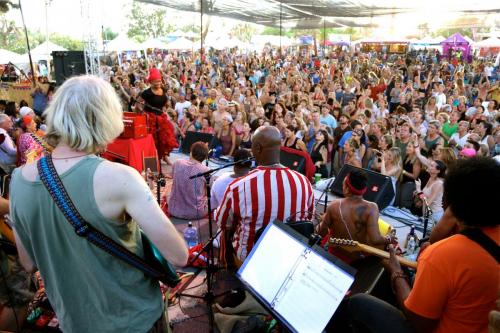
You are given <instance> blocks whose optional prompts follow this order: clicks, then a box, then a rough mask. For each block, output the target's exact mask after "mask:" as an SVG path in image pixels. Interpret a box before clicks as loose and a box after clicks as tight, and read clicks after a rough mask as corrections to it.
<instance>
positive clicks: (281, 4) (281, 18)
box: [279, 1, 283, 58]
mask: <svg viewBox="0 0 500 333" xmlns="http://www.w3.org/2000/svg"><path fill="white" fill-rule="evenodd" d="M282 29H283V3H282V1H280V52H279V54H280V58H281V56H282V50H281V35H282Z"/></svg>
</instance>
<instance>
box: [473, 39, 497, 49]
mask: <svg viewBox="0 0 500 333" xmlns="http://www.w3.org/2000/svg"><path fill="white" fill-rule="evenodd" d="M474 47H476V48H481V47H500V38H497V37H490V38H488V39H485V40H482V41H480V42H477V43H474Z"/></svg>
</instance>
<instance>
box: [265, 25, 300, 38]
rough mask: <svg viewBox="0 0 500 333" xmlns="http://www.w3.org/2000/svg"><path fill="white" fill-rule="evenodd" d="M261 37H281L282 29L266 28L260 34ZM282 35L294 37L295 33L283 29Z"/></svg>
mask: <svg viewBox="0 0 500 333" xmlns="http://www.w3.org/2000/svg"><path fill="white" fill-rule="evenodd" d="M260 34H261V35H271V36H279V35H280V28H276V27H265V28H264V30H262V32H261V33H260ZM281 35H282V36H286V37H292V36H293V32H292V31H291V30H288V29H285V28H282V29H281Z"/></svg>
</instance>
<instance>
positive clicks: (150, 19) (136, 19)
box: [127, 1, 175, 42]
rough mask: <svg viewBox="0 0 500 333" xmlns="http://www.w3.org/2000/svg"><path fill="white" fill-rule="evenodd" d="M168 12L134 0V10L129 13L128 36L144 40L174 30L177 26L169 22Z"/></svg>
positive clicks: (140, 40)
mask: <svg viewBox="0 0 500 333" xmlns="http://www.w3.org/2000/svg"><path fill="white" fill-rule="evenodd" d="M166 13H167V12H166V10H165V9H159V7H156V6H150V5H144V4H140V3H138V2H136V1H134V2H133V4H132V10H131V11H130V13H129V14H128V15H127V18H128V19H129V26H128V31H127V36H128V37H130V38H134V39H135V40H137V41H138V42H143V41H145V40H146V39H148V38H150V37H154V38H157V37H161V36H165V35H166V34H168V33H169V32H172V31H174V30H175V27H174V26H173V25H171V24H168V23H167V18H166Z"/></svg>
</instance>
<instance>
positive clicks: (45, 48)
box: [31, 41, 68, 56]
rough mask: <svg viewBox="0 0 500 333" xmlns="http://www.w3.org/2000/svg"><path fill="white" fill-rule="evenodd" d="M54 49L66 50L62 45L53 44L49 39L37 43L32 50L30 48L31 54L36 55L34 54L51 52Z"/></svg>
mask: <svg viewBox="0 0 500 333" xmlns="http://www.w3.org/2000/svg"><path fill="white" fill-rule="evenodd" d="M54 51H68V50H67V49H65V48H64V47H62V46H60V45H57V44H54V43H52V42H51V41H45V42H43V43H42V44H40V45H38V46H37V47H35V48H34V49H33V50H31V55H32V56H33V55H36V54H51V53H52V52H54Z"/></svg>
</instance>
